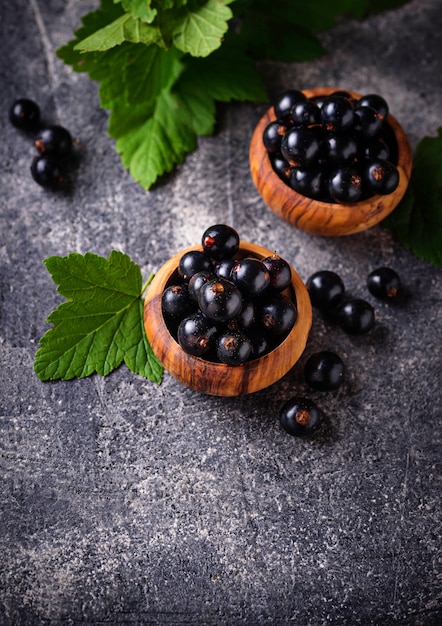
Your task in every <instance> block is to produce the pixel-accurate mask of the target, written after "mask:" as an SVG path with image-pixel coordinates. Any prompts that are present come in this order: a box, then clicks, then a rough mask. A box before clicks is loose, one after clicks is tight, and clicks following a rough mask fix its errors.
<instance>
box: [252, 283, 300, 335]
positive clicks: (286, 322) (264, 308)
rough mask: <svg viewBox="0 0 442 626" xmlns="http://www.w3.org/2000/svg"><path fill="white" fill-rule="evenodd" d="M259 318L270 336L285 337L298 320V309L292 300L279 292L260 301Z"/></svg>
mask: <svg viewBox="0 0 442 626" xmlns="http://www.w3.org/2000/svg"><path fill="white" fill-rule="evenodd" d="M257 318H258V321H259V322H260V324H261V325H262V326H263V328H264V329H265V330H266V332H267V333H268V334H269V336H270V337H271V336H273V337H278V338H283V337H285V336H286V335H287V334H288V333H289V332H290V331H291V329H292V328H293V326H294V324H295V322H296V318H297V309H296V306H295V305H294V303H293V302H292V301H291V300H289V299H288V298H287V297H286V296H283V295H282V294H279V293H278V294H275V295H274V296H271V297H269V298H266V299H265V300H264V302H262V303H260V305H259V312H258V314H257Z"/></svg>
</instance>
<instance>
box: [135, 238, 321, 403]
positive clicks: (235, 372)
mask: <svg viewBox="0 0 442 626" xmlns="http://www.w3.org/2000/svg"><path fill="white" fill-rule="evenodd" d="M201 249H202V248H201V246H191V247H189V248H186V249H184V250H182V251H181V252H179V253H178V254H176V255H175V256H173V257H172V258H170V259H169V260H168V261H167V262H166V263H165V264H164V265H163V266H162V267H161V268H160V269H159V270H158V272H157V273H156V275H155V277H154V279H153V280H152V282H151V284H150V286H149V289H148V291H147V294H146V298H145V302H144V327H145V329H146V335H147V339H148V341H149V343H150V345H151V347H152V350H153V352H154V353H155V355H156V356H157V358H158V359H159V361H160V362H161V363H162V365H163V366H164V368H165V369H166V370H167V371H168V372H169V373H170V374H172V376H174V377H175V378H176V379H177V380H179V381H180V382H181V383H183V384H184V385H186V386H187V387H190V388H191V389H194V390H195V391H199V392H202V393H206V394H210V395H215V396H240V395H245V394H249V393H253V392H255V391H259V390H260V389H264V388H265V387H268V386H269V385H271V384H273V383H274V382H276V381H277V380H279V379H280V378H282V376H284V374H286V373H287V372H288V371H289V370H290V369H291V368H292V367H293V366H294V364H295V363H296V362H297V361H298V359H299V358H300V356H301V354H302V353H303V352H304V349H305V346H306V343H307V338H308V334H309V332H310V328H311V324H312V307H311V303H310V296H309V294H308V291H307V289H306V287H305V285H304V283H303V282H302V280H301V278H300V277H299V275H298V274H297V273H296V272H295V270H294V269H293V268H291V270H292V284H291V286H290V287H289V288H288V289H287V290H286V291H285V292H284V294H285V295H287V296H288V297H290V298H291V299H292V300H293V301H295V299H296V307H297V311H298V316H297V319H296V322H295V325H294V327H293V328H292V330H291V331H290V333H289V334H288V336H287V337H286V338H285V339H284V341H282V342H281V343H280V344H279V345H278V346H277V347H276V348H275V349H274V350H272V351H271V352H269V353H268V354H265V355H264V356H262V357H260V358H257V359H254V360H251V361H248V362H246V363H243V364H242V365H237V366H231V365H225V364H224V363H214V362H212V361H206V360H204V359H202V358H200V357H195V356H192V355H190V354H187V352H185V351H184V350H183V349H182V348H181V346H180V345H179V344H178V343H177V341H175V339H174V338H173V336H172V335H171V334H170V331H169V329H168V327H167V325H166V323H165V321H164V318H163V314H162V310H161V297H162V294H163V292H164V290H165V288H166V287H167V286H169V285H171V284H173V283H174V282H175V281H176V280H177V267H178V262H179V260H180V258H181V256H182V255H183V254H184V253H185V252H188V251H189V250H201ZM271 254H273V253H272V251H271V250H267V249H266V248H263V247H261V246H258V245H255V244H252V243H247V242H244V241H241V243H240V248H239V252H238V255H237V256H238V258H240V257H242V256H254V257H257V258H259V259H264V258H265V257H267V256H269V255H271Z"/></svg>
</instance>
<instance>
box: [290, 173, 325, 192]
mask: <svg viewBox="0 0 442 626" xmlns="http://www.w3.org/2000/svg"><path fill="white" fill-rule="evenodd" d="M324 179H325V177H324V171H323V170H322V169H321V168H320V167H303V166H301V165H300V166H298V167H293V168H292V171H291V174H290V187H291V188H292V189H293V190H294V191H296V193H299V194H301V195H302V196H307V197H308V198H313V199H315V198H316V199H322V198H323V197H324V190H325V181H324Z"/></svg>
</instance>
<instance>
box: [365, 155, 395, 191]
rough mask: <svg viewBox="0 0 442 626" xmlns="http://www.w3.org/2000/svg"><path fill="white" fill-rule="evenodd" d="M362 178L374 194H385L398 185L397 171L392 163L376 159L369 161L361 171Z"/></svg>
mask: <svg viewBox="0 0 442 626" xmlns="http://www.w3.org/2000/svg"><path fill="white" fill-rule="evenodd" d="M363 176H364V180H365V181H366V183H367V184H368V186H369V188H370V190H371V192H372V193H374V194H381V195H387V194H389V193H392V192H393V191H394V190H395V189H396V188H397V186H398V185H399V171H398V169H397V167H396V166H395V165H393V163H390V162H389V161H382V160H380V159H377V160H376V161H371V162H370V163H368V165H367V166H366V167H365V169H364V172H363Z"/></svg>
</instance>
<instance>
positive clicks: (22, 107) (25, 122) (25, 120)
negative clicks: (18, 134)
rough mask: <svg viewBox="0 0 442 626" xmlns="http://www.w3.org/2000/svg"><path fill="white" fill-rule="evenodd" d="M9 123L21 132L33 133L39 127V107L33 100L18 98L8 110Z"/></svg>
mask: <svg viewBox="0 0 442 626" xmlns="http://www.w3.org/2000/svg"><path fill="white" fill-rule="evenodd" d="M9 121H10V122H11V124H12V125H13V126H15V127H16V128H20V129H21V130H26V131H35V130H37V129H38V127H39V125H40V107H39V106H38V104H37V103H36V102H34V101H33V100H29V99H28V98H19V99H18V100H15V102H13V104H12V106H11V108H10V109H9Z"/></svg>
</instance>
